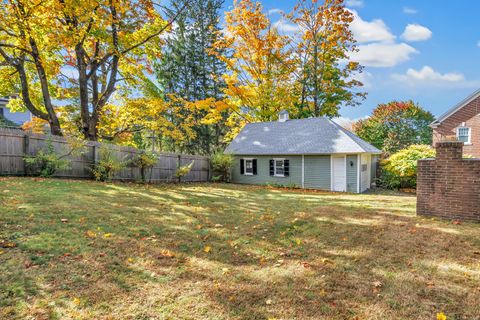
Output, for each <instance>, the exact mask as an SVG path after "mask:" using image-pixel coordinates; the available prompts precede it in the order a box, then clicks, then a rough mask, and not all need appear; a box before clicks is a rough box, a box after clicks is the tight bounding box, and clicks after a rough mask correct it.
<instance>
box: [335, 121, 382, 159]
mask: <svg viewBox="0 0 480 320" xmlns="http://www.w3.org/2000/svg"><path fill="white" fill-rule="evenodd" d="M328 120H329V121H330V122H332V123H333V124H334V125H335V126H336V127H337V128H339V129H340V130H341V131H342V133H343V134H344V135H346V136H347V137H348V138H349V139H350V140H352V141H353V142H354V143H355V144H356V145H357V146H359V147H360V149H362V150H363V151H365V152H368V151H367V150H365V148H364V147H363V146H362V145H361V144H360V143H359V142H358V141H357V140H356V139H354V138H353V137H352V135H353V136H355V137H357V138H359V139H361V140H362V141H363V142H365V143H367V144H368V145H370V146H371V147H374V148H375V149H377V148H376V147H375V146H373V145H372V144H370V143H368V142H367V141H364V140H363V139H362V138H360V137H359V136H357V135H356V134H355V133H353V132H351V131H349V130H347V129H345V128H344V127H342V126H341V125H339V124H338V123H336V122H335V121H333V120H332V119H328Z"/></svg>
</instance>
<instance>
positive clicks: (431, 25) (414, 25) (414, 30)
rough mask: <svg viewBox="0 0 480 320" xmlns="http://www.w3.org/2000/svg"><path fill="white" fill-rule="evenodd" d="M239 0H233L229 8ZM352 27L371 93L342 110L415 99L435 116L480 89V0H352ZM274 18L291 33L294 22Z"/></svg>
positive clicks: (285, 6)
mask: <svg viewBox="0 0 480 320" xmlns="http://www.w3.org/2000/svg"><path fill="white" fill-rule="evenodd" d="M232 2H233V1H231V0H227V3H226V7H227V9H228V6H230V5H231V3H232ZM346 2H347V6H348V7H349V8H350V9H351V10H354V12H355V13H356V15H357V18H356V22H355V23H354V25H352V29H353V31H354V33H355V34H356V38H357V40H358V42H359V43H358V45H359V48H360V53H359V54H358V55H357V56H356V58H357V59H358V60H359V61H361V62H363V64H364V65H365V66H366V67H365V70H364V74H363V75H362V76H361V78H362V80H364V82H365V84H366V87H365V90H366V91H367V92H368V97H367V99H366V100H365V101H364V102H363V104H362V105H361V106H358V107H354V108H352V107H345V108H343V109H342V110H341V115H342V116H343V117H345V118H350V119H357V118H361V117H364V116H366V115H368V114H370V112H371V110H372V109H373V108H374V107H375V106H376V105H377V104H379V103H383V102H388V101H391V100H394V99H397V100H406V99H412V100H414V101H415V102H418V103H420V105H421V106H422V107H424V108H425V109H427V110H429V111H431V112H432V113H433V114H434V115H435V116H439V115H441V114H442V113H443V112H445V111H446V110H447V109H449V108H450V107H451V106H453V105H455V104H456V103H457V102H459V101H461V100H462V99H463V98H465V97H466V96H467V95H469V94H470V93H472V92H474V91H475V90H477V89H478V88H480V72H479V71H480V65H479V63H478V61H479V60H478V57H479V54H480V42H479V41H480V20H479V19H478V12H480V1H471V0H457V1H446V0H438V1H432V0H388V1H387V0H349V1H346ZM262 3H263V5H264V8H265V11H269V10H273V11H272V12H274V11H275V9H280V10H284V11H287V12H288V11H290V10H291V8H292V6H293V5H294V3H295V0H276V1H275V0H263V1H262ZM270 17H271V19H272V22H274V23H278V25H279V26H280V28H284V30H286V32H288V30H289V29H290V28H291V27H293V26H289V25H288V24H286V23H285V22H284V21H278V20H279V19H280V15H278V14H276V13H272V14H271V16H270Z"/></svg>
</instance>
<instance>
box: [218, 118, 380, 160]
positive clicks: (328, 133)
mask: <svg viewBox="0 0 480 320" xmlns="http://www.w3.org/2000/svg"><path fill="white" fill-rule="evenodd" d="M225 152H226V153H231V154H238V155H295V154H331V153H381V151H380V150H378V149H377V148H375V147H374V146H372V145H371V144H369V143H367V142H365V141H363V140H362V139H360V138H359V137H358V136H356V135H355V134H353V133H351V132H350V131H348V130H346V129H344V128H342V127H341V126H340V125H338V124H336V123H335V122H333V121H332V120H330V119H327V118H309V119H298V120H288V121H286V122H279V121H272V122H258V123H250V124H247V125H246V126H245V127H244V128H243V130H242V131H241V132H240V133H239V134H238V136H237V137H236V138H235V139H234V140H233V141H232V142H231V143H230V145H229V146H228V147H227V149H226V150H225Z"/></svg>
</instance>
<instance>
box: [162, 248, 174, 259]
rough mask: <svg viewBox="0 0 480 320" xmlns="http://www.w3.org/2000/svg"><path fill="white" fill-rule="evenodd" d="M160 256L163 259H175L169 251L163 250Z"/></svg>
mask: <svg viewBox="0 0 480 320" xmlns="http://www.w3.org/2000/svg"><path fill="white" fill-rule="evenodd" d="M160 254H161V256H162V257H163V258H173V257H175V253H173V252H172V251H170V250H168V249H164V250H162V251H160Z"/></svg>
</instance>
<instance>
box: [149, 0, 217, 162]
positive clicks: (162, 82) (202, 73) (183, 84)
mask: <svg viewBox="0 0 480 320" xmlns="http://www.w3.org/2000/svg"><path fill="white" fill-rule="evenodd" d="M223 3H224V1H223V0H191V1H189V6H188V8H187V9H186V10H184V11H183V12H181V13H180V14H179V12H180V11H181V10H182V7H181V6H180V5H179V4H175V3H173V5H172V8H171V9H170V10H169V13H168V14H169V17H175V16H177V15H178V18H177V19H176V22H175V25H174V28H173V30H172V32H171V33H170V34H169V35H168V37H166V44H165V46H163V48H162V57H161V58H160V60H159V61H158V63H156V64H155V68H154V69H155V76H156V81H155V82H156V84H157V86H158V90H156V91H157V92H159V94H160V95H162V96H164V97H166V98H167V99H168V97H169V96H170V95H174V96H175V97H177V98H181V99H184V100H185V102H186V103H192V102H195V101H200V102H201V103H200V104H199V105H200V106H204V105H205V103H204V102H205V101H209V102H213V101H217V100H221V99H222V98H223V89H224V87H225V82H224V81H223V78H222V75H223V74H225V72H226V66H225V63H224V62H223V61H221V60H219V59H217V58H216V57H214V56H213V55H212V54H211V53H210V52H211V50H212V46H213V44H214V43H215V42H217V40H218V38H219V36H220V35H221V32H220V25H219V20H220V17H219V12H220V10H221V8H222V6H223ZM222 53H223V52H222ZM149 85H151V83H149ZM150 93H152V91H150ZM202 109H203V108H202V107H201V108H197V110H196V112H194V117H195V120H196V124H195V125H194V126H193V127H192V130H193V131H194V132H195V135H194V136H190V137H189V140H188V141H187V142H186V143H185V144H183V147H182V151H184V152H190V153H202V154H210V153H212V152H213V151H215V150H214V149H216V148H219V147H221V146H222V140H223V136H224V134H225V131H226V129H225V117H224V114H221V115H220V119H216V121H205V119H204V118H205V116H207V114H208V112H207V110H202ZM187 112H192V109H191V108H185V110H184V114H183V117H186V116H187V114H186V113H187ZM183 117H179V118H178V119H172V121H173V122H181V121H183V120H182V118H183ZM165 143H166V144H168V145H170V148H175V147H176V146H175V144H176V141H174V140H172V139H167V141H164V144H165ZM165 147H167V146H165Z"/></svg>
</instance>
